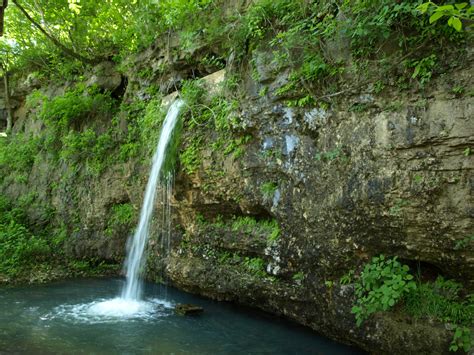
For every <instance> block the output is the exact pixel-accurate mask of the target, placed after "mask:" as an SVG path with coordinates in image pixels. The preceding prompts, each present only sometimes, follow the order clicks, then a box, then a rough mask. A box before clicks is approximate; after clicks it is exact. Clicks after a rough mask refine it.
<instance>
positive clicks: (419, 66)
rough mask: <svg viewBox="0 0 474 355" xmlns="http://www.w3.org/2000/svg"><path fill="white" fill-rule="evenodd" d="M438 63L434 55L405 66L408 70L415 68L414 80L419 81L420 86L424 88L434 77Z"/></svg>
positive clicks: (410, 62)
mask: <svg viewBox="0 0 474 355" xmlns="http://www.w3.org/2000/svg"><path fill="white" fill-rule="evenodd" d="M436 61H437V57H436V55H435V54H432V55H429V56H427V57H424V58H421V59H419V60H412V61H406V62H405V64H406V66H407V67H408V68H414V71H413V74H412V76H411V77H412V79H418V80H419V82H420V85H421V86H424V85H425V84H426V83H428V82H429V81H430V80H431V77H432V76H433V70H434V68H435V67H436Z"/></svg>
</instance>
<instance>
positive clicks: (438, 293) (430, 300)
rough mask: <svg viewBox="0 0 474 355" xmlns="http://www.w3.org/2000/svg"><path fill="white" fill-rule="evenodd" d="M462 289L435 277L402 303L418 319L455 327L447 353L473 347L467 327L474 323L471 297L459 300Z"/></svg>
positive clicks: (415, 290)
mask: <svg viewBox="0 0 474 355" xmlns="http://www.w3.org/2000/svg"><path fill="white" fill-rule="evenodd" d="M462 291H463V290H462V285H461V284H459V283H457V282H455V281H452V280H445V279H444V278H443V277H441V276H438V278H437V279H436V281H434V282H426V283H421V282H420V283H419V284H418V286H417V287H416V288H415V289H413V290H411V291H410V292H409V293H408V294H407V296H406V300H405V310H406V312H407V313H408V314H410V315H411V316H413V317H415V318H418V319H428V320H430V321H438V322H446V323H452V324H454V327H455V328H454V336H453V340H452V342H451V346H450V348H449V350H451V351H457V350H458V349H463V350H464V351H466V352H469V351H470V350H472V348H473V347H474V337H473V334H472V333H471V331H470V328H469V327H472V325H473V319H474V297H473V295H470V296H468V297H465V298H462V297H461V293H462Z"/></svg>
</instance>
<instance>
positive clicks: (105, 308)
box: [41, 297, 173, 324]
mask: <svg viewBox="0 0 474 355" xmlns="http://www.w3.org/2000/svg"><path fill="white" fill-rule="evenodd" d="M172 309H173V305H172V304H171V303H170V302H167V301H164V300H160V299H157V298H151V299H147V300H144V301H136V300H126V299H123V298H118V297H117V298H112V299H101V300H96V301H93V302H89V303H83V304H74V305H61V306H59V307H56V308H54V309H53V311H52V312H50V313H48V314H46V315H45V316H43V317H41V319H42V320H51V319H57V318H60V319H63V320H66V321H69V322H73V323H89V324H96V323H117V322H121V321H133V320H139V321H152V320H156V319H157V318H160V317H166V316H168V315H170V314H171V313H172V311H171V310H172Z"/></svg>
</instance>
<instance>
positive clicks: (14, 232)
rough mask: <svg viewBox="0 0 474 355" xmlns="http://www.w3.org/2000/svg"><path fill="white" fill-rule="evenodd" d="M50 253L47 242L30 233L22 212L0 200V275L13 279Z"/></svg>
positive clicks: (47, 257) (2, 198)
mask: <svg viewBox="0 0 474 355" xmlns="http://www.w3.org/2000/svg"><path fill="white" fill-rule="evenodd" d="M51 253H52V249H51V248H50V246H49V244H48V242H47V241H46V240H45V239H43V238H41V237H39V236H35V235H33V234H32V233H31V231H30V230H29V229H28V227H27V226H26V225H25V224H24V216H23V215H22V211H21V210H18V209H16V208H13V206H12V205H11V204H10V203H9V202H8V201H7V200H6V199H5V198H4V197H1V198H0V273H1V274H3V275H6V276H8V277H15V276H16V275H18V274H19V273H20V272H22V271H23V270H25V269H26V270H27V269H28V268H31V267H33V266H34V265H35V264H38V263H43V262H45V261H47V260H48V259H49V258H50V256H51Z"/></svg>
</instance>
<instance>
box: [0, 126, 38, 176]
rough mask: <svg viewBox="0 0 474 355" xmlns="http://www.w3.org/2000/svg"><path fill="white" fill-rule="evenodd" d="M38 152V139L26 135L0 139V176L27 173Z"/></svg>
mask: <svg viewBox="0 0 474 355" xmlns="http://www.w3.org/2000/svg"><path fill="white" fill-rule="evenodd" d="M39 150H40V139H39V138H35V137H32V136H27V135H26V134H16V135H14V136H12V137H8V138H3V139H0V176H6V175H8V174H11V173H12V172H14V173H16V174H22V173H28V172H29V171H30V170H31V168H32V166H33V163H34V161H35V157H36V155H37V154H38V152H39Z"/></svg>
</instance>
